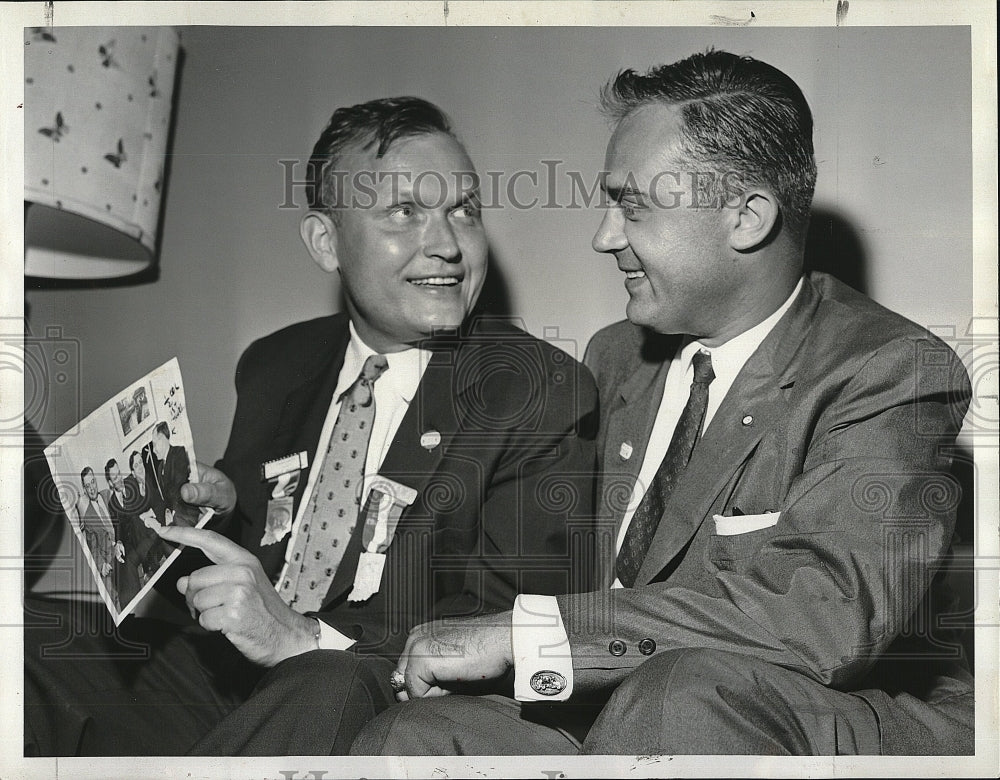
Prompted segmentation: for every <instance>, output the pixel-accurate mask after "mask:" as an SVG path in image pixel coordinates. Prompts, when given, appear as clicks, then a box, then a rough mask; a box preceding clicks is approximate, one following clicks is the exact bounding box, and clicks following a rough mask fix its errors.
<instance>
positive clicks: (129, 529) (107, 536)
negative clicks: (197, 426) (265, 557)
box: [45, 358, 211, 625]
mask: <svg viewBox="0 0 1000 780" xmlns="http://www.w3.org/2000/svg"><path fill="white" fill-rule="evenodd" d="M45 456H46V458H47V460H48V462H49V467H50V469H51V470H52V474H53V476H54V478H55V481H56V485H57V487H58V493H59V499H60V502H61V503H62V506H63V509H64V511H65V513H66V517H67V518H68V520H69V524H70V527H71V528H72V530H73V534H74V536H75V537H76V540H77V542H78V543H79V544H80V546H81V548H82V550H83V553H84V557H85V559H86V560H87V563H88V565H89V566H90V569H91V573H92V575H93V577H94V581H95V583H96V585H97V590H98V593H99V594H100V596H101V598H102V599H103V600H104V603H105V604H106V605H107V607H108V610H109V611H110V612H111V615H112V617H113V618H114V621H115V625H118V624H120V623H121V621H122V620H124V619H125V617H126V616H127V615H129V614H131V613H132V612H133V611H134V609H135V607H136V606H137V605H138V604H139V602H140V601H141V600H142V599H143V597H144V596H145V595H146V593H147V592H148V591H149V590H150V588H152V586H153V584H154V583H155V582H156V580H158V579H159V578H160V576H161V575H162V574H163V572H164V571H165V569H166V567H167V566H168V565H169V564H170V563H171V562H172V561H173V560H174V559H175V558H176V557H177V555H178V554H179V552H180V550H179V548H178V547H177V546H176V545H174V544H172V543H170V542H167V541H165V540H163V539H161V538H160V536H159V534H158V533H157V531H156V529H157V528H158V527H161V526H164V525H172V524H177V525H185V526H201V525H203V524H204V523H205V522H207V521H208V518H209V517H210V516H211V511H210V510H201V511H199V509H198V508H197V507H194V506H191V505H190V504H187V503H186V502H185V501H184V500H183V499H182V498H181V491H180V489H181V485H183V484H184V483H185V482H187V481H189V480H191V479H195V478H197V475H196V474H193V473H192V466H193V464H194V462H195V454H194V447H193V444H192V436H191V428H190V424H189V422H188V416H187V409H186V405H185V401H184V386H183V383H182V380H181V373H180V367H179V365H178V363H177V360H176V358H174V359H172V360H170V361H169V362H167V363H165V364H164V365H163V366H161V367H160V368H158V369H156V370H155V371H153V372H152V373H151V374H149V375H148V376H146V377H144V378H143V379H142V380H140V381H139V382H137V383H135V384H134V385H133V386H131V387H128V388H126V389H125V390H123V391H122V392H121V393H119V394H118V395H117V396H116V397H115V398H113V399H112V400H111V401H109V402H108V403H107V404H105V405H104V406H102V407H100V408H99V409H97V410H96V411H95V412H93V413H92V414H91V415H89V416H88V417H87V418H86V419H84V420H82V421H81V422H80V424H79V427H78V428H77V429H74V430H73V431H71V432H70V433H68V434H66V435H64V436H62V437H61V438H59V439H57V440H56V441H55V442H53V443H52V444H51V445H50V446H49V447H47V448H46V449H45Z"/></svg>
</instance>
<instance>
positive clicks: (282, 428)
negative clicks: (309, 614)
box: [247, 317, 350, 573]
mask: <svg viewBox="0 0 1000 780" xmlns="http://www.w3.org/2000/svg"><path fill="white" fill-rule="evenodd" d="M338 322H339V321H338ZM340 325H341V327H340V328H339V329H337V330H335V331H334V333H333V334H332V338H331V340H330V342H329V343H330V347H329V352H328V353H327V354H326V355H325V356H324V357H325V359H321V360H318V361H317V363H316V365H315V370H313V371H311V372H309V374H307V375H306V376H305V377H303V379H302V381H301V382H300V383H299V384H297V385H296V386H294V387H293V388H292V389H291V391H290V392H289V393H288V394H287V395H286V396H285V401H284V404H283V406H282V408H281V412H280V414H279V417H278V422H277V425H276V426H275V428H274V434H273V436H272V437H271V443H270V445H269V447H268V449H267V450H266V451H265V456H264V458H263V460H264V461H268V460H273V459H276V458H280V457H283V456H285V455H290V454H292V453H295V452H301V451H303V450H305V451H306V452H307V453H308V454H309V466H308V469H307V470H304V471H303V472H302V474H300V476H299V483H298V485H297V487H296V489H295V493H294V503H293V514H292V516H293V517H295V516H296V513H297V512H298V507H299V503H300V502H301V500H302V497H303V495H304V494H305V489H306V484H307V482H308V481H309V474H310V471H309V469H313V468H318V467H319V465H320V464H318V463H317V462H316V460H317V452H316V448H317V445H318V443H319V437H320V433H321V432H322V430H323V423H324V422H325V421H326V415H327V413H328V412H329V411H330V402H331V401H332V400H333V392H334V390H335V389H336V387H337V379H338V377H339V375H340V369H341V367H342V366H343V365H344V354H345V352H346V350H347V342H348V340H349V337H350V331H349V330H348V328H347V318H346V317H345V318H344V319H343V321H342V322H340ZM265 522H266V512H265V511H264V510H263V508H262V509H261V511H259V512H257V513H255V516H254V526H253V528H252V529H251V531H250V533H249V535H248V537H247V538H248V539H252V540H253V542H254V543H256V545H257V551H256V552H257V555H258V557H259V558H260V560H261V563H262V564H263V566H264V570H265V571H274V572H275V573H277V572H278V571H280V570H281V567H282V565H283V564H284V559H285V547H286V543H284V542H282V543H281V544H270V545H266V546H261V545H260V539H261V538H262V537H263V535H264V525H265Z"/></svg>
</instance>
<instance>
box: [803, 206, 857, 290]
mask: <svg viewBox="0 0 1000 780" xmlns="http://www.w3.org/2000/svg"><path fill="white" fill-rule="evenodd" d="M867 261H868V258H867V257H866V256H865V247H864V244H863V243H862V241H861V236H860V235H859V234H858V232H857V231H856V230H855V229H854V226H853V225H851V223H850V222H848V221H847V220H846V219H844V218H843V217H842V216H841V215H840V214H837V213H836V212H834V211H830V210H827V209H823V208H817V209H813V212H812V218H811V219H810V222H809V233H808V235H807V236H806V258H805V264H806V270H809V271H824V272H825V273H828V274H830V275H831V276H835V277H837V278H838V279H840V281H842V282H843V283H844V284H847V285H850V286H851V287H853V288H854V289H855V290H857V291H858V292H862V293H865V294H866V295H867V294H868V290H867V287H868V279H867V274H866V272H865V271H866V265H867Z"/></svg>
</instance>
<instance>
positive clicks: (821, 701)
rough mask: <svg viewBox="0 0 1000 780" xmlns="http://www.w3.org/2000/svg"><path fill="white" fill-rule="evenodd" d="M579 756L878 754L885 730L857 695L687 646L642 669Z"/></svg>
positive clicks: (615, 697)
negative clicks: (880, 737) (883, 730)
mask: <svg viewBox="0 0 1000 780" xmlns="http://www.w3.org/2000/svg"><path fill="white" fill-rule="evenodd" d="M583 752H585V753H604V754H626V755H647V754H675V755H677V754H750V755H837V754H842V755H844V754H846V755H867V754H877V753H878V752H879V727H878V721H877V719H876V717H875V713H874V711H873V710H872V708H871V707H870V706H869V705H868V704H867V702H865V701H864V700H863V699H861V698H860V697H858V696H854V695H852V694H849V693H843V692H840V691H835V690H832V689H830V688H827V687H825V686H823V685H821V684H820V683H818V682H816V681H814V680H812V679H809V678H807V677H805V676H803V675H801V674H798V673H796V672H793V671H790V670H788V669H783V668H780V667H776V666H773V665H771V664H767V663H764V662H762V661H759V660H757V659H754V658H750V657H748V656H743V655H737V654H734V653H726V652H722V651H715V650H703V649H687V650H678V651H668V652H664V653H661V654H660V655H658V656H656V657H654V658H651V659H650V660H648V661H646V662H645V663H644V664H642V666H640V667H639V668H638V669H636V670H635V671H634V672H633V673H632V674H631V675H630V676H629V677H628V678H627V679H626V680H625V681H624V682H623V683H622V684H621V685H620V686H619V687H618V688H617V689H616V690H615V693H614V694H613V695H612V696H611V698H610V699H609V701H608V703H607V704H606V705H605V707H604V709H603V711H602V712H601V715H600V717H599V718H598V719H597V721H596V722H595V724H594V726H593V728H592V729H591V731H590V734H589V735H588V736H587V739H586V741H585V742H584V746H583Z"/></svg>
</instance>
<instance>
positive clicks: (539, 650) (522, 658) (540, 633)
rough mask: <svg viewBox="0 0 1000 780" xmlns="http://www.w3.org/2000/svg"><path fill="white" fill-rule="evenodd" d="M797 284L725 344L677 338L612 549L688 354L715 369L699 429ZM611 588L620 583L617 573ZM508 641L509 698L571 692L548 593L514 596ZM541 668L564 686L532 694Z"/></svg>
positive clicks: (658, 456) (669, 423) (666, 437)
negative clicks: (700, 355)
mask: <svg viewBox="0 0 1000 780" xmlns="http://www.w3.org/2000/svg"><path fill="white" fill-rule="evenodd" d="M801 289H802V279H801V278H800V279H799V281H798V284H796V285H795V289H794V290H792V293H791V295H789V296H788V298H787V299H786V300H785V302H784V303H783V304H781V306H780V307H779V308H778V309H777V310H776V311H775V312H774V313H773V314H771V315H770V316H769V317H768V318H767V319H765V320H764V321H762V322H760V323H759V324H757V325H755V326H754V327H752V328H750V329H749V330H746V331H744V332H743V333H741V334H739V335H738V336H735V337H734V338H732V339H730V340H729V341H727V342H726V343H725V344H720V345H719V346H717V347H713V348H711V349H709V348H708V347H705V346H703V345H702V344H701V343H700V342H698V341H694V340H690V339H687V340H685V341H683V342H682V343H681V345H680V347H679V348H678V350H677V352H676V353H675V354H674V356H673V358H672V359H671V361H670V367H669V369H668V370H667V377H666V380H665V382H664V385H663V397H662V399H661V401H660V408H659V409H658V410H657V413H656V418H655V419H654V421H653V427H652V430H651V431H650V434H649V442H648V443H647V445H646V454H645V456H644V457H643V461H642V466H641V467H640V469H639V475H638V478H637V479H636V482H635V486H634V487H633V489H632V495H631V497H630V498H629V503H628V506H627V508H626V510H625V515H624V517H623V518H622V523H621V526H620V527H619V529H618V534H617V537H616V539H615V550H616V551H617V550H620V549H621V546H622V543H623V542H624V541H625V534H626V533H627V531H628V527H629V524H630V523H631V522H632V516H633V515H634V514H635V510H636V509H637V508H638V506H639V503H640V502H641V501H642V497H643V495H645V493H646V488H647V487H648V486H649V484H650V483H651V482H652V480H653V476H654V475H655V474H656V470H657V468H659V465H660V462H661V461H662V460H663V456H664V455H666V454H667V448H668V447H669V446H670V439H671V438H672V437H673V434H674V428H675V427H676V426H677V422H678V420H679V419H680V416H681V413H682V412H683V411H684V407H685V406H686V405H687V401H688V396H689V395H690V388H691V382H692V380H693V378H694V377H693V374H694V369H693V368H692V366H691V358H692V357H693V356H694V354H695V353H696V352H698V351H699V350H704V351H705V352H708V353H709V354H710V355H711V356H712V370H713V371H714V372H715V379H713V380H712V383H711V384H710V385H709V387H708V408H707V409H706V410H705V421H704V423H703V428H702V430H703V431H704V430H706V429H707V428H708V425H709V423H711V421H712V418H713V417H714V416H715V413H716V412H717V411H718V409H719V407H720V406H721V405H722V401H723V400H724V399H725V397H726V395H727V394H728V393H729V389H730V388H731V387H732V386H733V382H735V381H736V376H737V375H738V374H739V373H740V370H741V369H742V368H743V366H744V364H745V363H746V362H747V360H749V359H750V356H751V355H752V354H753V353H754V352H755V351H756V350H757V347H759V346H760V344H761V342H762V341H763V340H764V339H765V338H766V337H767V334H768V333H770V332H771V331H772V330H773V329H774V326H775V325H777V324H778V320H780V319H781V317H782V315H783V314H784V313H785V312H786V311H788V309H789V307H791V305H792V302H793V301H794V300H795V298H796V296H797V295H798V294H799V291H800V290H801ZM611 587H612V588H620V587H622V584H621V583H620V582H619V581H618V578H617V577H616V578H615V581H614V583H613V584H612V585H611ZM511 645H512V652H513V656H514V696H515V698H517V699H518V700H519V701H562V700H565V699H568V698H569V696H570V694H572V692H573V657H572V654H571V652H570V646H569V639H568V637H567V635H566V629H565V627H564V626H563V622H562V616H561V615H560V614H559V606H558V604H557V602H556V599H555V597H554V596H538V595H529V594H522V595H520V596H518V597H517V600H516V601H515V602H514V610H513V615H512V627H511ZM542 670H548V671H554V672H558V673H559V674H561V675H563V676H564V677H565V678H566V682H567V685H566V688H565V689H564V690H563V691H562V692H560V693H558V694H556V695H555V696H542V695H540V694H538V693H536V692H535V691H534V690H533V689H532V688H531V685H530V684H529V681H530V679H531V676H532V675H533V674H535V672H538V671H542Z"/></svg>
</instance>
